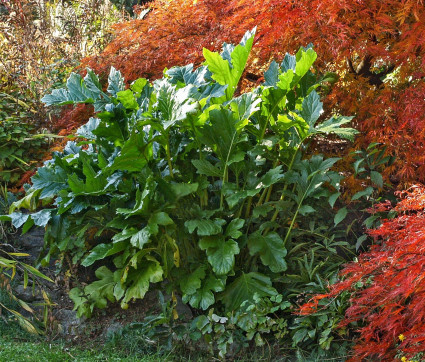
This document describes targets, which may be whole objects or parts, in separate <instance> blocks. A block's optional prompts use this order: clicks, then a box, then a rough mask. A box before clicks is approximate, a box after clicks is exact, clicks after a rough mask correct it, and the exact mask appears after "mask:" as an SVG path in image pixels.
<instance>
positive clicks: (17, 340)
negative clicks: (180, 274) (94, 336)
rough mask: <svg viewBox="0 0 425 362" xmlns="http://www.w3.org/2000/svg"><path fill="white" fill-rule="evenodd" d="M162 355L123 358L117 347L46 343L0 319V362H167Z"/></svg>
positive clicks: (122, 352) (124, 356) (14, 324)
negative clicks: (83, 346) (85, 346)
mask: <svg viewBox="0 0 425 362" xmlns="http://www.w3.org/2000/svg"><path fill="white" fill-rule="evenodd" d="M167 360H169V358H168V357H167V356H166V355H165V356H164V355H162V356H159V355H158V354H154V355H144V356H143V355H135V354H134V355H131V356H128V354H127V355H126V354H125V352H124V351H122V350H120V348H119V347H111V346H108V345H106V346H102V345H97V346H94V347H87V348H81V347H74V346H70V345H69V343H65V342H63V341H54V342H47V341H46V339H45V337H43V336H35V335H31V334H29V333H27V332H25V331H24V330H22V329H21V328H20V327H19V326H18V325H17V324H16V323H15V322H8V323H6V322H5V321H4V320H3V319H0V361H7V362H21V361H29V362H32V361H34V362H55V361H58V362H59V361H60V362H62V361H73V362H74V361H78V362H92V361H111V362H112V361H127V362H133V361H134V362H136V361H137V362H139V361H140V362H154V361H167Z"/></svg>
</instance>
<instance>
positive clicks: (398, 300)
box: [301, 186, 425, 361]
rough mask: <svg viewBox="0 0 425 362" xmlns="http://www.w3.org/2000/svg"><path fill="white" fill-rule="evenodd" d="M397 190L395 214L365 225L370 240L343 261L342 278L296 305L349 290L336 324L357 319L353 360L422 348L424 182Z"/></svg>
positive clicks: (312, 306) (424, 327) (424, 346)
mask: <svg viewBox="0 0 425 362" xmlns="http://www.w3.org/2000/svg"><path fill="white" fill-rule="evenodd" d="M400 196H401V197H402V201H400V202H399V204H398V205H397V206H396V207H394V208H393V210H394V211H397V212H398V213H399V216H397V217H396V218H394V219H389V220H384V222H383V224H382V225H381V227H379V228H378V229H376V230H370V231H369V234H370V235H372V236H373V237H374V238H375V240H376V244H375V245H373V246H372V247H371V248H370V250H369V251H368V252H365V253H363V254H361V255H360V256H359V258H358V261H356V262H351V263H349V264H347V265H346V266H345V268H344V269H343V270H342V272H341V277H343V278H344V279H343V281H341V282H339V283H337V284H335V285H333V286H331V290H330V293H329V294H327V295H319V296H316V297H315V298H313V300H312V301H311V302H310V303H308V304H305V305H304V306H303V307H302V308H301V312H302V313H303V314H305V313H311V312H312V311H315V310H316V309H317V305H318V302H319V301H320V300H321V299H323V298H331V297H336V296H337V295H339V294H340V293H341V292H343V291H349V292H351V293H352V296H351V299H350V302H351V306H350V307H349V308H348V309H347V310H346V314H345V320H344V321H343V323H342V326H347V325H348V324H350V323H353V322H357V323H358V326H359V327H356V328H357V331H358V332H359V337H358V339H357V341H356V344H355V347H354V351H355V357H354V358H353V359H352V360H354V361H360V360H362V359H363V358H371V359H372V360H377V359H378V358H379V360H385V361H392V360H393V359H394V357H395V355H396V354H397V353H402V354H403V355H404V356H407V357H412V356H414V355H415V354H416V353H419V352H425V187H424V186H413V187H411V188H410V189H408V190H407V191H405V192H403V193H400ZM387 206H388V205H387V204H385V205H380V206H379V207H381V209H382V210H384V209H387ZM381 209H380V210H378V211H382V210H381ZM400 336H401V337H400ZM399 337H400V338H399Z"/></svg>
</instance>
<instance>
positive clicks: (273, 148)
mask: <svg viewBox="0 0 425 362" xmlns="http://www.w3.org/2000/svg"><path fill="white" fill-rule="evenodd" d="M253 40H254V32H247V33H246V34H245V36H244V37H243V39H242V41H241V42H240V43H239V44H238V45H236V46H234V45H231V44H224V46H223V50H222V52H221V54H219V53H217V52H212V51H210V50H208V49H204V56H205V62H204V65H203V66H201V67H198V68H197V69H194V68H193V65H192V64H189V65H187V66H182V67H173V68H171V69H169V70H166V71H165V72H164V77H163V78H162V79H158V80H156V81H154V82H153V83H150V82H148V81H147V80H146V79H138V80H136V81H135V82H133V83H132V84H131V86H130V87H129V88H128V89H126V87H125V82H124V79H123V77H122V76H121V74H120V73H119V72H118V71H117V70H115V69H114V68H111V72H110V74H109V78H108V81H109V85H108V87H107V89H106V90H104V89H103V88H102V86H101V84H100V82H99V79H98V77H97V76H96V75H95V73H94V72H93V71H91V70H90V69H88V70H87V75H86V76H85V77H84V78H82V77H81V76H80V75H77V74H75V73H73V74H71V76H70V78H69V79H68V81H67V88H62V89H57V90H54V91H53V92H52V93H51V94H49V95H46V96H45V97H44V98H43V101H44V102H45V103H46V104H47V105H64V104H78V103H88V104H92V105H93V106H94V109H95V112H97V113H96V117H93V118H91V119H90V120H89V122H88V123H87V124H86V125H84V126H82V127H81V128H80V129H79V130H78V131H77V135H78V136H79V137H80V142H79V143H76V142H69V143H68V144H67V145H66V147H65V149H64V151H63V152H61V153H59V152H55V153H54V154H53V159H52V160H49V161H46V163H45V165H44V167H41V168H39V169H38V171H37V173H36V175H35V176H33V178H32V186H31V188H29V189H28V190H27V194H26V196H25V197H24V198H23V199H22V200H20V201H18V202H15V203H14V204H13V205H12V208H11V210H10V212H12V213H11V214H10V215H9V217H10V218H11V220H12V221H13V224H14V225H15V226H16V227H20V226H22V227H23V231H24V232H25V231H27V230H28V229H29V228H30V227H31V226H32V225H34V224H35V225H38V226H43V227H46V236H45V249H46V250H45V251H46V253H45V255H44V259H43V260H42V262H44V263H48V262H49V258H50V256H51V255H52V254H57V253H60V254H62V255H63V254H66V255H69V256H70V257H71V258H72V263H73V264H74V266H75V265H82V266H84V267H89V266H92V265H95V266H96V272H95V274H96V278H97V280H96V281H94V282H92V283H90V284H88V285H86V286H81V287H76V288H74V289H72V290H71V292H70V296H71V298H72V299H73V301H74V303H75V309H76V310H77V312H78V315H79V316H81V315H86V316H89V315H90V314H91V313H92V311H93V309H94V308H95V307H96V308H105V307H106V305H107V303H108V301H109V302H119V303H120V304H121V306H122V307H123V308H127V307H128V306H129V304H130V302H131V301H133V300H137V299H142V298H143V297H144V296H145V294H146V292H147V291H148V290H149V289H150V288H153V287H154V286H155V284H157V283H160V282H161V281H163V280H166V281H167V283H166V284H165V285H164V287H165V288H166V290H167V291H168V292H170V293H171V292H175V293H177V294H179V295H181V296H182V300H183V302H185V303H187V304H189V305H190V306H191V307H192V308H196V309H200V310H203V311H206V310H208V309H210V308H211V307H215V308H218V310H222V311H223V312H226V313H227V312H232V311H236V310H238V309H239V308H240V307H241V305H242V304H243V303H244V302H246V301H248V302H253V301H254V296H256V297H257V298H274V297H276V296H277V295H278V294H281V295H282V298H283V300H281V301H280V302H279V303H282V302H283V303H284V305H285V306H287V305H288V303H290V304H291V306H292V307H293V308H295V306H296V304H297V296H299V295H300V294H302V293H304V292H317V291H323V290H324V286H323V281H322V279H328V278H330V277H331V276H332V275H335V274H336V272H337V269H338V266H339V265H340V264H341V262H343V260H344V259H343V258H342V257H341V256H340V255H339V254H338V252H337V249H338V248H346V247H347V244H346V243H345V242H343V241H342V239H341V238H339V231H338V224H339V223H340V222H341V221H342V220H343V219H344V217H345V215H346V213H347V210H346V209H345V208H341V209H340V210H339V211H338V212H335V211H334V210H333V207H334V205H335V203H336V202H337V199H338V197H339V196H340V192H339V185H340V181H341V179H342V176H341V175H340V174H339V173H337V172H335V171H332V170H331V168H332V167H333V165H334V164H335V163H336V162H337V161H338V160H339V159H338V158H325V157H324V156H323V155H320V154H313V155H311V154H310V155H308V154H307V153H306V151H307V149H308V146H309V142H310V140H311V139H313V138H314V137H316V136H321V137H326V136H327V135H328V134H333V135H335V136H338V137H342V138H346V139H349V140H353V138H354V135H355V134H356V131H355V130H354V129H352V128H345V127H341V126H342V125H344V124H347V123H348V122H349V121H350V120H351V118H350V117H344V116H332V117H331V118H329V119H326V120H322V121H319V118H320V115H321V114H322V112H323V104H322V102H321V101H320V96H319V93H318V90H320V83H319V82H318V81H317V76H316V74H314V73H313V72H311V70H310V68H311V66H312V65H313V63H314V61H315V60H316V57H317V55H316V53H315V52H314V50H313V49H312V48H311V47H308V48H301V49H300V50H299V51H298V52H297V54H296V55H295V56H294V55H289V54H287V55H286V56H285V58H284V60H283V61H282V63H281V64H278V63H276V62H273V63H272V64H271V65H270V67H269V69H268V70H267V71H266V72H265V74H264V77H265V82H264V84H262V85H261V86H259V87H257V88H255V89H254V90H252V91H251V92H247V93H244V94H242V95H239V96H235V93H236V90H237V87H238V84H239V81H240V79H241V76H242V74H243V72H244V69H245V64H246V62H247V59H248V56H249V54H250V50H251V47H252V44H253ZM40 202H43V203H44V205H46V206H48V205H49V204H50V206H48V207H46V208H44V209H42V210H40V211H37V212H34V211H35V208H36V206H37V205H38V204H39V203H40ZM21 207H25V208H29V209H30V211H32V212H31V213H30V214H21V213H19V212H17V211H16V210H17V209H19V208H21ZM283 311H284V313H286V317H285V318H288V319H291V320H292V319H293V317H292V315H291V312H290V311H289V308H286V307H285V308H283V309H282V308H281V309H280V312H283ZM280 312H279V313H280ZM266 314H267V313H266ZM322 322H323V323H322V326H323V327H324V328H325V329H329V331H328V332H326V333H327V334H326V336H323V335H321V333H320V332H319V331H318V332H317V335H316V334H312V333H310V334H309V335H307V332H305V333H304V332H302V333H303V334H302V335H301V336H300V335H299V334H298V335H297V333H296V330H297V329H298V327H297V326H293V330H294V332H293V333H292V334H293V338H294V344H295V345H296V344H298V343H302V342H305V343H307V341H308V340H310V341H311V340H315V339H316V338H322V340H321V342H320V345H321V347H323V348H324V349H328V348H329V347H330V342H331V340H332V339H331V340H328V337H329V338H330V335H329V334H330V332H331V330H332V328H333V325H334V324H335V322H334V318H330V319H329V320H326V321H322ZM267 328H268V327H267ZM319 329H320V328H319ZM256 338H257V339H258V341H261V338H260V337H256ZM332 338H333V337H332Z"/></svg>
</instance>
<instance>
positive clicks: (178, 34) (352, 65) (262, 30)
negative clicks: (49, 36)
mask: <svg viewBox="0 0 425 362" xmlns="http://www.w3.org/2000/svg"><path fill="white" fill-rule="evenodd" d="M148 6H149V9H150V10H151V11H150V12H149V13H148V14H147V15H146V17H145V18H144V19H142V20H141V19H134V20H131V21H129V22H125V23H120V24H117V25H115V37H114V39H113V40H112V41H111V42H110V43H109V44H108V45H107V46H106V48H105V49H104V51H103V52H102V53H100V54H99V55H96V56H92V57H90V58H88V59H86V60H85V64H86V65H89V66H90V67H92V69H94V70H95V71H96V72H98V73H102V74H107V72H108V71H109V66H110V65H113V66H115V67H116V68H117V69H119V70H120V71H121V72H122V73H123V75H124V76H125V78H126V79H128V80H130V81H132V80H135V79H137V78H138V77H149V78H153V77H160V75H161V73H162V69H163V68H164V67H170V66H172V65H175V64H183V63H184V62H186V61H187V60H189V61H191V62H193V63H195V64H200V63H201V62H202V47H209V48H214V49H218V48H219V47H220V46H221V44H222V43H223V42H224V41H231V42H236V41H237V40H238V39H239V38H240V37H241V36H242V33H243V31H244V29H247V28H251V27H253V26H254V25H258V31H257V37H256V50H254V51H255V56H253V57H252V58H251V61H250V62H249V65H248V71H247V73H246V75H245V77H244V82H243V83H242V87H243V88H246V87H250V86H252V84H255V83H256V82H257V81H258V80H259V79H261V75H262V71H263V68H264V66H265V65H266V64H268V63H269V62H270V60H271V59H272V58H280V57H281V56H282V55H283V54H284V53H285V52H295V51H296V50H297V49H298V47H299V45H300V44H308V43H310V42H312V43H314V44H316V45H317V51H318V54H319V62H318V63H316V65H315V66H316V67H317V69H319V70H320V72H321V73H322V74H325V73H327V72H328V73H327V76H326V79H327V81H328V83H327V85H328V92H329V94H328V96H327V97H326V107H325V109H326V110H328V112H333V111H337V112H338V113H340V114H351V115H355V116H356V117H355V127H356V128H357V129H359V130H360V131H361V132H362V133H361V136H360V137H358V138H357V143H358V144H359V145H360V144H361V146H362V147H365V146H366V145H368V144H369V143H370V142H381V143H384V144H387V145H388V147H389V149H388V151H389V153H390V154H394V155H396V156H397V161H396V162H395V164H394V166H393V167H389V168H387V169H386V170H385V175H388V174H392V175H393V177H394V182H398V181H400V180H401V181H408V180H415V179H416V180H422V181H423V180H425V158H424V157H425V156H424V153H423V151H422V150H423V147H424V140H425V137H424V134H423V130H424V129H425V127H424V123H425V118H424V114H425V101H424V99H425V97H424V95H425V82H424V77H425V72H424V70H423V69H424V62H425V57H424V52H425V46H424V40H423V37H422V36H421V34H423V33H424V32H425V25H424V24H425V21H424V19H425V7H424V6H423V3H422V1H418V0H406V1H399V0H385V1H374V0H366V1H354V2H353V1H351V0H338V1H334V0H331V1H329V0H327V1H323V0H313V1H311V0H299V1H280V0H266V1H260V2H255V3H253V2H252V1H248V0H232V1H227V0H220V1H211V0H198V1H192V0H177V1H173V2H172V3H170V2H169V1H166V0H156V1H153V2H152V3H150V4H149V5H148ZM338 77H339V78H340V81H339V82H335V80H336V79H338Z"/></svg>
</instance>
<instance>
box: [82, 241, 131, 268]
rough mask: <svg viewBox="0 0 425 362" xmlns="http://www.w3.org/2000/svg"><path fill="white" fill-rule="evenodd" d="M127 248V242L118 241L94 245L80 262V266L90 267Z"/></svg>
mask: <svg viewBox="0 0 425 362" xmlns="http://www.w3.org/2000/svg"><path fill="white" fill-rule="evenodd" d="M127 246H128V242H126V241H119V242H117V243H110V244H99V245H96V246H95V247H94V248H93V249H92V250H91V251H90V254H89V255H87V256H86V257H85V258H84V260H83V261H82V263H81V265H82V266H85V267H87V266H90V265H92V264H93V263H94V262H95V261H97V260H102V259H105V258H106V257H108V256H110V255H114V254H116V253H119V252H121V251H123V250H124V249H125V248H126V247H127Z"/></svg>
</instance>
